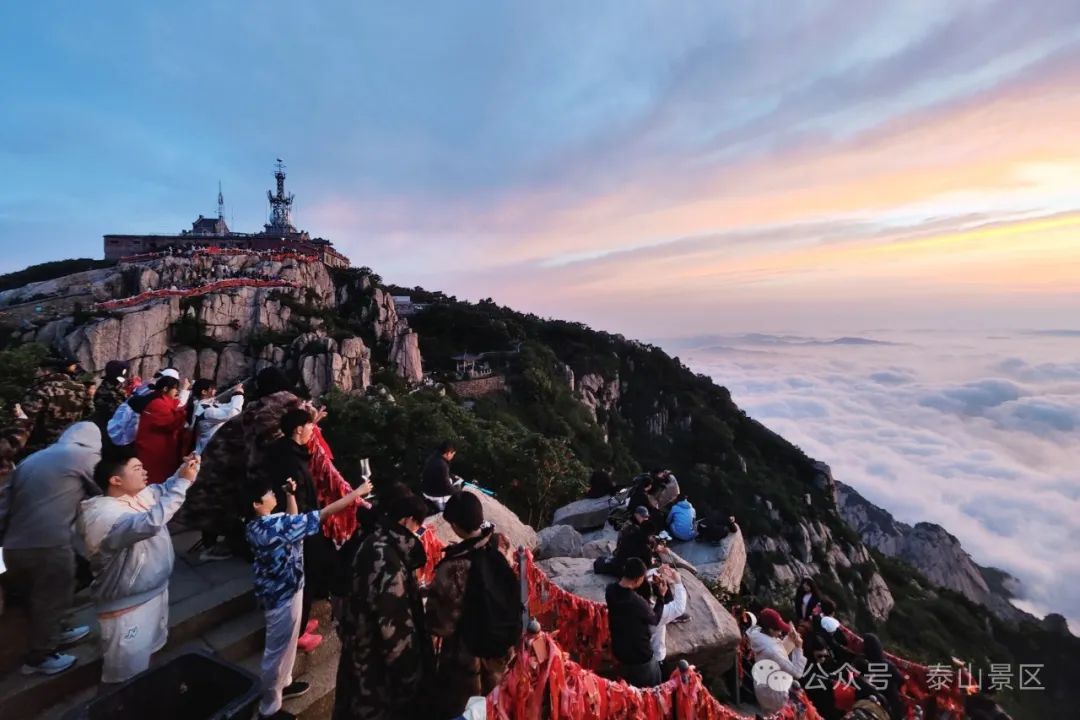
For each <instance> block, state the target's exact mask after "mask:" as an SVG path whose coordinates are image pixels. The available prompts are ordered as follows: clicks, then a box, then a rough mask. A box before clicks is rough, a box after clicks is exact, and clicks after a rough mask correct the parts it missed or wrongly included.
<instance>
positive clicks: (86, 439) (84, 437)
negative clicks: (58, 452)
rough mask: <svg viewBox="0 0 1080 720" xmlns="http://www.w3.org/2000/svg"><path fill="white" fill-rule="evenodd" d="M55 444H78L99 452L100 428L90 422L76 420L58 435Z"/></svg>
mask: <svg viewBox="0 0 1080 720" xmlns="http://www.w3.org/2000/svg"><path fill="white" fill-rule="evenodd" d="M56 444H57V445H78V446H80V447H84V448H86V449H87V450H92V451H94V452H96V453H101V428H99V427H98V426H97V425H95V424H94V423H92V422H85V421H84V422H77V423H75V424H74V425H72V426H71V427H69V428H68V429H67V430H65V431H64V433H63V434H62V435H61V436H60V439H58V440H57V441H56Z"/></svg>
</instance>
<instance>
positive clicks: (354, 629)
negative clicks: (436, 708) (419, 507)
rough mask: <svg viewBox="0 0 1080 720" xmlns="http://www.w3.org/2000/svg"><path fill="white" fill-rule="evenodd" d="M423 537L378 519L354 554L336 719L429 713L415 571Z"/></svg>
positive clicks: (409, 719) (409, 717)
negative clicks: (377, 524) (426, 702)
mask: <svg viewBox="0 0 1080 720" xmlns="http://www.w3.org/2000/svg"><path fill="white" fill-rule="evenodd" d="M425 560H426V557H425V555H424V547H423V545H422V544H421V543H420V540H419V539H418V538H417V537H416V536H415V535H413V534H412V533H411V532H409V531H408V530H406V529H405V528H403V527H401V526H400V525H398V524H397V523H389V522H383V523H380V525H379V526H378V527H376V528H375V529H374V530H373V531H372V533H371V534H370V535H369V536H368V537H367V538H366V539H365V540H364V542H363V543H362V544H361V545H360V549H359V550H358V551H357V553H356V557H355V558H354V559H353V579H352V593H351V594H350V596H349V598H348V599H347V605H346V608H345V612H344V617H343V619H342V624H341V635H342V638H341V659H340V662H339V664H338V674H337V697H336V698H335V701H334V715H333V720H427V718H430V717H432V715H431V713H430V712H429V708H428V707H427V706H426V705H425V698H426V697H429V696H430V688H429V687H428V685H429V684H430V682H431V679H432V675H433V668H434V656H433V653H432V648H431V638H430V636H429V635H428V633H427V629H426V627H425V624H424V606H423V602H422V599H421V596H420V588H419V585H418V584H417V582H416V573H415V571H416V570H417V569H419V568H421V567H423V566H424V562H425Z"/></svg>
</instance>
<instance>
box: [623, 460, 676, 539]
mask: <svg viewBox="0 0 1080 720" xmlns="http://www.w3.org/2000/svg"><path fill="white" fill-rule="evenodd" d="M656 483H657V481H656V480H655V479H654V478H653V476H652V475H649V474H646V475H638V476H637V477H636V478H634V489H633V490H632V491H631V492H630V501H629V506H630V507H632V508H635V509H637V508H645V509H646V510H647V511H648V512H649V520H650V521H651V522H652V526H653V528H655V530H654V532H655V531H659V530H662V529H663V528H664V527H665V526H666V525H667V516H666V515H664V512H663V511H662V510H661V509H660V507H659V506H658V505H657V504H656V496H657V495H656V493H657V487H658V486H657V484H656Z"/></svg>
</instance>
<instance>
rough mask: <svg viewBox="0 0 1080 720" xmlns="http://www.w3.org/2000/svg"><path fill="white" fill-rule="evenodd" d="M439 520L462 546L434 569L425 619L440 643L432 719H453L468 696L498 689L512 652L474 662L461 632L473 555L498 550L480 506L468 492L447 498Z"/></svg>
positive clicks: (449, 552) (452, 548)
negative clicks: (459, 540) (448, 528)
mask: <svg viewBox="0 0 1080 720" xmlns="http://www.w3.org/2000/svg"><path fill="white" fill-rule="evenodd" d="M443 519H444V520H446V522H447V523H449V524H450V528H451V529H452V530H453V531H454V533H455V534H456V535H457V536H458V537H460V538H461V542H459V543H457V544H455V545H450V546H449V547H447V548H446V551H445V554H444V555H443V559H442V561H441V562H440V563H439V565H438V567H436V569H435V579H434V580H433V581H432V583H431V589H430V594H429V595H428V601H427V611H426V614H427V626H428V631H429V632H431V633H432V634H433V635H435V636H436V637H438V638H441V640H442V645H441V648H440V649H439V652H438V657H437V660H436V671H435V678H436V686H435V687H436V688H437V690H436V692H435V693H434V694H433V695H434V697H435V702H436V704H437V708H436V709H437V710H438V714H437V715H436V717H457V716H459V715H461V714H462V712H463V711H464V710H465V704H466V703H467V702H468V700H469V698H470V697H473V696H476V695H487V694H488V693H489V692H491V691H492V690H493V689H494V688H495V686H496V685H498V684H499V682H500V681H501V680H502V677H503V674H504V673H505V672H506V665H507V663H508V662H509V660H510V653H509V652H507V653H506V655H505V656H504V657H500V658H478V657H475V656H473V654H472V653H470V652H469V649H468V648H467V647H466V645H465V642H464V638H463V637H462V632H461V629H462V628H461V625H462V623H461V619H462V610H463V608H464V604H465V588H466V582H467V580H468V577H469V568H470V566H471V563H472V556H473V554H474V553H475V552H478V551H481V550H486V549H493V548H497V547H498V543H499V536H498V535H497V534H496V533H495V528H494V526H492V525H490V524H488V525H485V524H484V510H483V506H481V504H480V500H479V499H478V498H477V497H476V496H475V495H473V494H472V493H470V492H462V493H458V494H457V495H453V496H451V498H450V499H449V500H448V501H447V503H446V509H445V510H444V511H443ZM489 545H490V548H489Z"/></svg>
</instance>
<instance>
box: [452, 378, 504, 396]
mask: <svg viewBox="0 0 1080 720" xmlns="http://www.w3.org/2000/svg"><path fill="white" fill-rule="evenodd" d="M449 386H450V388H451V389H452V390H453V391H454V392H455V393H456V394H457V395H458V397H463V398H476V397H482V396H484V395H493V394H495V393H499V392H506V391H507V387H506V378H504V377H503V376H502V375H492V376H491V377H486V378H477V379H476V380H459V381H458V382H452V383H449Z"/></svg>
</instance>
